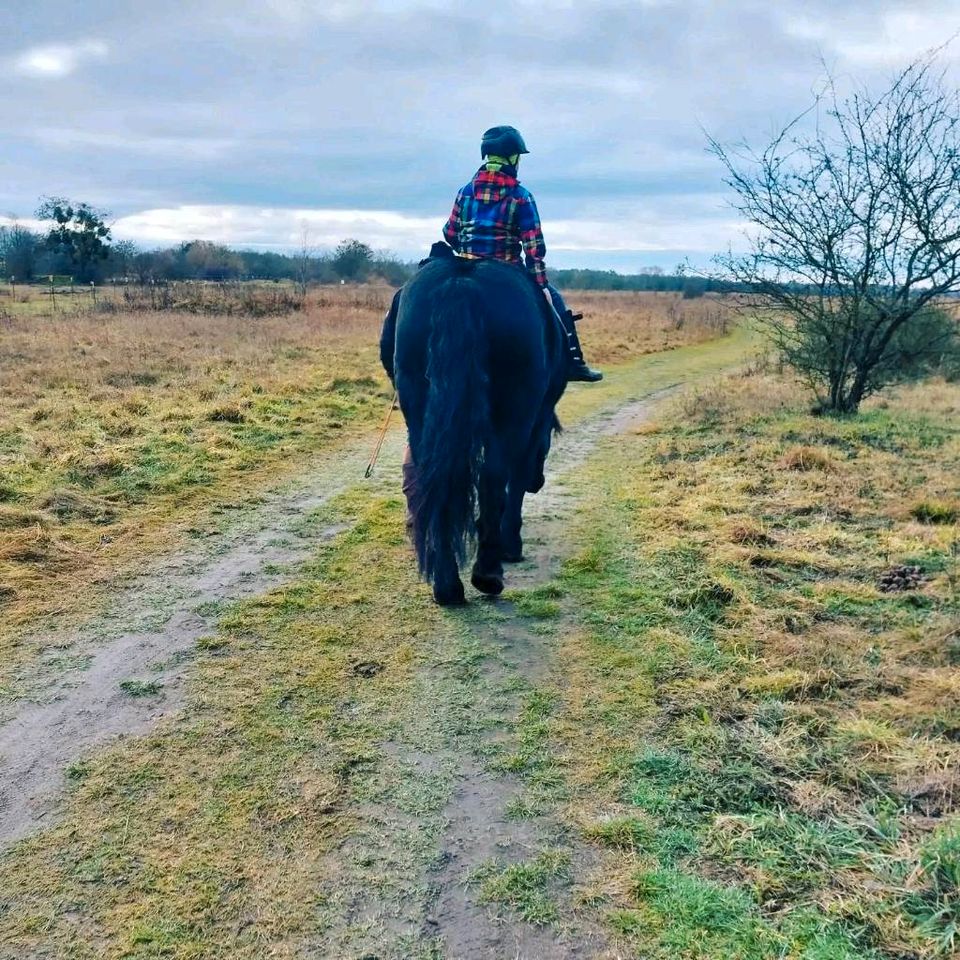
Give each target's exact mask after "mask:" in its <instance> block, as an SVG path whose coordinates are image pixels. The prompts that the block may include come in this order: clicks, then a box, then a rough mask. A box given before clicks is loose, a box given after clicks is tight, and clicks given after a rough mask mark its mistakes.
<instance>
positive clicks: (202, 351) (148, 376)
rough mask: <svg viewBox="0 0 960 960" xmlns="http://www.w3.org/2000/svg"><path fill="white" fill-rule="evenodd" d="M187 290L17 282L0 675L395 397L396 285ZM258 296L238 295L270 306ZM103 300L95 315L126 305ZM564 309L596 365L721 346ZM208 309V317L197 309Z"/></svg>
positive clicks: (704, 333)
mask: <svg viewBox="0 0 960 960" xmlns="http://www.w3.org/2000/svg"><path fill="white" fill-rule="evenodd" d="M188 286H190V287H191V291H192V292H191V291H188V292H189V293H190V296H191V297H192V298H193V299H192V300H191V305H190V310H189V312H183V311H177V310H164V311H156V310H154V309H145V310H135V311H124V310H119V311H118V310H114V309H111V310H109V311H107V312H103V310H102V309H101V310H100V311H98V312H94V311H93V310H92V309H90V306H91V304H90V301H91V297H90V295H89V293H88V292H86V291H82V292H77V293H75V294H74V295H73V296H71V295H70V294H68V293H58V296H57V304H58V309H57V311H56V312H53V311H52V309H51V303H50V299H49V296H48V295H47V294H44V293H43V292H42V291H40V290H38V289H37V288H24V287H18V288H17V293H16V297H15V298H12V297H9V290H7V295H8V301H7V302H6V305H5V310H7V313H6V314H5V316H6V319H5V320H3V322H2V323H0V510H2V512H0V583H2V584H3V585H4V589H3V592H2V593H0V610H2V621H3V625H2V627H0V675H2V672H3V669H4V668H5V667H6V666H7V665H8V664H7V660H8V659H9V657H10V655H11V654H10V649H11V644H12V643H13V642H14V640H15V638H16V636H18V635H19V634H20V633H21V631H22V628H23V627H24V625H26V624H28V623H33V622H35V621H36V618H37V617H38V616H40V615H43V614H48V613H63V612H65V611H66V610H68V609H76V608H80V607H82V606H83V602H84V598H85V597H87V596H88V594H89V592H88V591H87V590H86V587H87V586H88V585H90V584H96V583H105V582H108V581H109V579H110V578H111V577H112V576H113V575H114V574H115V573H116V572H117V571H119V570H123V569H124V568H125V567H127V566H129V565H130V564H132V563H137V562H139V561H140V560H141V558H142V556H143V555H144V554H145V553H151V552H153V551H155V550H157V549H160V548H164V547H168V546H170V545H171V544H173V543H175V542H176V541H177V540H178V538H180V537H181V536H183V531H184V529H185V528H187V527H189V526H191V525H195V524H198V523H201V522H202V516H203V514H204V512H205V511H206V510H208V509H209V508H211V507H213V506H215V505H217V504H219V503H222V502H224V501H231V500H236V499H238V498H239V499H243V498H246V497H249V496H252V495H255V494H256V493H257V491H258V490H260V489H262V488H263V487H264V486H265V485H267V484H268V483H274V482H276V481H277V480H278V479H279V478H280V477H281V476H282V475H284V474H289V473H291V472H292V471H296V470H298V469H302V467H303V465H304V463H305V461H306V459H307V458H308V457H313V456H316V455H317V454H318V453H322V452H324V451H326V450H330V449H333V448H335V447H337V446H338V445H341V444H342V443H343V442H344V440H345V439H347V438H349V437H353V436H357V435H360V434H362V433H364V432H366V431H369V430H371V429H372V427H373V425H374V424H375V423H376V422H377V421H378V420H379V418H380V416H381V415H382V413H383V409H384V406H385V404H386V401H387V399H388V396H389V384H388V383H387V381H386V378H385V377H384V375H383V373H382V371H381V369H380V365H379V361H378V348H377V344H378V339H379V331H380V324H381V322H382V318H383V316H384V314H385V312H386V309H387V307H388V305H389V302H390V298H391V296H392V290H390V288H388V287H385V286H374V285H366V286H360V287H325V288H320V289H316V290H313V291H311V292H310V294H309V296H308V298H307V302H306V304H305V306H304V308H303V309H302V310H296V311H293V312H290V313H286V314H283V315H268V316H263V315H258V316H253V315H249V314H243V315H230V314H231V310H232V307H231V309H230V310H228V309H226V308H222V307H221V306H216V304H217V303H219V299H220V298H222V297H224V296H226V294H224V293H223V291H222V290H220V292H219V293H218V290H219V289H220V288H218V287H217V285H211V286H210V288H209V290H206V291H204V289H203V285H196V284H195V285H188ZM171 289H173V288H171ZM177 289H179V288H177ZM251 289H252V291H253V292H252V293H249V294H248V293H247V292H244V291H243V290H240V294H241V295H242V296H243V297H247V298H248V299H249V297H251V296H260V294H259V293H257V290H261V291H262V296H263V297H266V298H267V299H268V300H269V298H270V297H272V296H274V294H275V288H274V286H273V285H265V286H257V285H251ZM197 291H200V292H199V293H198V292H197ZM98 296H99V303H100V307H101V308H102V307H103V305H104V303H105V302H108V301H110V302H112V301H111V298H114V299H115V300H117V301H118V302H122V300H123V298H124V296H125V294H124V291H123V290H119V291H107V292H101V294H99V295H98ZM143 296H147V294H145V293H144V294H143ZM171 296H173V295H172V294H171ZM178 296H179V294H178ZM184 296H186V294H184ZM231 296H232V294H231ZM175 299H176V298H174V300H175ZM570 299H571V302H572V303H573V304H574V305H575V306H576V307H577V308H578V309H581V308H582V309H584V310H585V311H586V312H587V313H588V315H589V319H588V320H587V321H585V324H584V328H583V331H584V340H585V341H586V343H587V345H588V349H589V351H590V354H589V355H590V357H591V359H592V360H596V361H597V362H600V361H603V362H605V363H606V362H608V361H610V360H618V361H626V360H629V359H631V358H633V357H635V356H639V355H641V354H644V353H649V352H651V351H655V350H658V349H663V348H664V347H668V346H673V345H675V344H678V343H691V342H699V341H701V340H704V339H706V338H707V337H709V336H712V335H714V334H715V333H716V331H715V330H714V329H713V328H712V327H711V326H710V325H709V324H702V323H700V322H694V321H693V320H692V319H688V320H687V321H685V322H684V323H683V324H682V325H681V326H680V327H679V328H677V324H676V317H675V309H674V308H675V307H676V305H677V304H678V303H679V301H678V300H677V298H676V297H663V296H656V295H649V296H647V297H639V296H637V295H631V294H615V293H614V294H592V293H591V294H584V295H583V296H582V297H581V296H579V295H577V294H572V295H571V298H570ZM10 300H14V301H15V302H12V303H11V302H9V301H10ZM201 301H202V302H203V303H206V304H207V305H208V306H210V305H213V306H215V307H216V309H214V310H213V312H212V313H209V314H208V313H202V312H196V311H197V310H198V309H199V306H198V304H200V302H201ZM581 301H582V302H581ZM171 302H173V301H171ZM271 302H272V301H271ZM154 306H156V304H154ZM684 309H685V310H686V309H687V307H686V306H684ZM263 312H264V311H262V310H260V309H259V308H258V310H257V313H263ZM266 312H268V313H269V312H270V311H266ZM91 596H92V595H91ZM65 597H66V598H69V603H68V604H66V603H65V602H64V598H65Z"/></svg>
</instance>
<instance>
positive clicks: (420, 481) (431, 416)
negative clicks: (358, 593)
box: [413, 276, 490, 581]
mask: <svg viewBox="0 0 960 960" xmlns="http://www.w3.org/2000/svg"><path fill="white" fill-rule="evenodd" d="M481 303H482V300H481V291H480V288H479V286H478V284H477V283H476V281H475V280H473V279H472V278H470V277H465V276H453V277H450V278H449V279H448V280H446V281H445V282H444V283H443V284H442V285H441V286H440V288H439V289H438V290H437V292H436V294H435V298H434V301H433V310H432V314H431V317H430V334H429V346H428V360H427V379H428V381H429V387H428V391H427V400H426V408H425V411H424V417H423V428H422V430H421V431H420V442H419V444H418V447H417V449H416V450H414V451H413V453H414V460H415V461H416V472H417V484H416V486H417V490H416V504H415V506H414V544H415V546H416V550H417V561H418V563H419V565H420V573H421V574H422V575H423V576H424V578H425V579H427V580H428V581H430V580H432V579H433V575H434V572H435V567H436V563H437V560H438V558H439V557H440V556H442V555H443V554H444V553H445V552H446V551H449V550H452V551H453V553H454V556H455V557H456V560H457V563H458V564H462V563H463V561H464V557H465V554H466V550H467V546H468V544H469V543H470V541H471V540H472V539H473V538H474V536H475V534H476V522H475V519H476V506H477V487H478V483H479V479H480V468H481V465H482V463H483V456H484V443H485V441H486V438H487V436H488V435H489V429H490V427H489V424H490V406H489V398H488V389H487V387H488V378H487V364H488V354H489V351H488V346H487V337H486V331H485V329H484V327H485V324H484V318H483V312H482V308H481Z"/></svg>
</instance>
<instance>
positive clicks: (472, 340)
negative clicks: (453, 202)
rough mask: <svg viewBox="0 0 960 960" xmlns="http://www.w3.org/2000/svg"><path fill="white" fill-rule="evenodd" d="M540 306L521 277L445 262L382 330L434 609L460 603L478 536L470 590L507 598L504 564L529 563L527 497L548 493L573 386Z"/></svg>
mask: <svg viewBox="0 0 960 960" xmlns="http://www.w3.org/2000/svg"><path fill="white" fill-rule="evenodd" d="M545 307H546V303H545V301H544V298H543V295H542V293H541V292H540V291H539V289H538V288H537V287H536V286H535V284H534V283H533V282H532V281H531V280H530V278H529V277H528V276H527V275H526V274H525V273H524V272H523V270H522V269H520V268H518V267H514V266H511V265H510V264H505V263H502V262H499V261H495V260H464V259H461V258H452V257H445V258H442V259H433V260H429V261H427V262H426V263H425V264H424V266H423V267H422V268H421V270H420V271H419V272H418V273H417V275H416V276H415V277H414V278H413V279H412V280H411V281H410V282H409V283H408V284H407V285H406V286H405V287H404V288H403V290H402V291H401V292H400V294H399V295H398V298H397V299H396V301H395V302H394V306H393V308H392V309H391V316H390V317H388V319H387V323H386V324H385V325H384V334H383V338H382V340H381V359H382V361H383V364H384V368H385V369H386V371H387V373H388V374H389V375H390V376H391V377H392V379H393V380H394V383H395V384H396V387H397V393H398V396H399V399H400V407H401V409H402V410H403V415H404V417H405V418H406V421H407V429H408V431H409V435H410V447H411V452H412V455H413V461H414V464H415V472H416V482H415V485H414V491H413V494H412V497H411V500H412V502H411V504H410V506H411V512H412V513H413V516H414V525H413V539H414V545H415V547H416V551H417V560H418V562H419V565H420V572H421V574H422V575H423V577H424V578H425V579H426V580H428V581H429V582H431V583H432V584H433V595H434V598H435V599H436V601H437V603H440V604H457V603H463V602H464V592H463V584H462V583H461V581H460V575H459V567H460V564H462V563H463V562H464V560H465V558H466V550H467V545H468V543H470V542H471V541H472V540H473V539H474V537H475V538H476V541H477V556H476V562H475V563H474V565H473V571H472V575H471V578H470V580H471V583H472V584H473V585H474V586H475V587H476V588H477V589H478V590H480V591H482V592H483V593H488V594H498V593H500V592H501V591H502V590H503V562H504V561H508V562H509V561H517V560H520V559H522V553H523V542H522V540H521V537H520V526H521V511H522V508H523V497H524V494H525V493H527V492H531V493H535V492H536V491H538V490H539V489H540V488H541V487H542V486H543V482H544V478H543V467H544V461H545V460H546V456H547V453H548V452H549V449H550V441H551V436H552V433H553V431H554V430H558V429H559V426H560V425H559V423H558V421H557V418H556V415H555V413H554V407H555V406H556V403H557V401H558V400H559V399H560V397H561V395H562V394H563V391H564V388H565V387H566V382H567V381H566V344H565V337H564V335H563V331H562V330H561V328H560V325H559V324H558V323H557V322H556V321H555V320H553V319H551V318H550V315H549V313H548V311H547V309H545ZM394 320H395V323H396V332H395V336H394V333H393V330H392V327H393V323H394Z"/></svg>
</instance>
